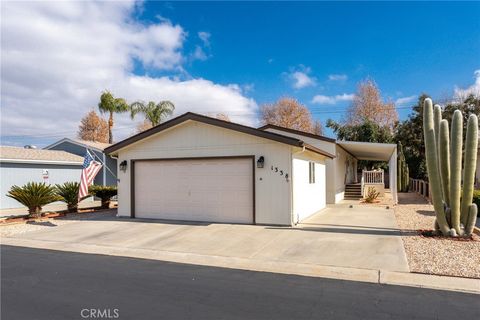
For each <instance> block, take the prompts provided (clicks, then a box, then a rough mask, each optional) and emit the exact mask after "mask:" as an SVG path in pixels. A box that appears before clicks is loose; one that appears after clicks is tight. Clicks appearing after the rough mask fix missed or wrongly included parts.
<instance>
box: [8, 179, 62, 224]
mask: <svg viewBox="0 0 480 320" xmlns="http://www.w3.org/2000/svg"><path fill="white" fill-rule="evenodd" d="M7 197H10V198H12V199H15V200H17V201H18V202H20V203H21V204H23V205H24V206H26V207H27V208H28V215H29V217H39V216H41V212H42V207H43V206H44V205H47V204H49V203H52V202H55V201H59V200H61V198H60V197H59V196H58V195H57V194H56V193H55V187H54V186H49V185H46V184H45V183H37V182H29V183H27V184H26V185H24V186H22V187H19V186H13V187H12V188H11V189H10V191H8V193H7Z"/></svg>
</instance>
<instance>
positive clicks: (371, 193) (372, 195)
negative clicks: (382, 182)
mask: <svg viewBox="0 0 480 320" xmlns="http://www.w3.org/2000/svg"><path fill="white" fill-rule="evenodd" d="M379 195H380V192H377V189H375V187H368V189H367V196H366V197H365V202H367V203H373V202H374V201H375V200H376V199H377V198H378V196H379Z"/></svg>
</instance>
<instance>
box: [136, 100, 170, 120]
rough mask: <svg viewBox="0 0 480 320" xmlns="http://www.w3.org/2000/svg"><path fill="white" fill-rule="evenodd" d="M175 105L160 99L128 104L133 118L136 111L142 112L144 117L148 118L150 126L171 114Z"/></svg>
mask: <svg viewBox="0 0 480 320" xmlns="http://www.w3.org/2000/svg"><path fill="white" fill-rule="evenodd" d="M174 109H175V106H174V105H173V103H172V102H170V101H167V100H166V101H160V102H159V103H155V102H153V101H150V102H148V103H144V102H142V101H137V102H134V103H132V104H131V105H130V116H131V117H132V119H133V118H135V115H136V114H137V113H143V114H144V116H145V119H146V120H148V121H149V122H150V123H151V124H152V126H156V125H159V124H160V123H161V122H162V121H163V120H164V119H165V118H166V117H168V116H170V115H172V113H173V110H174Z"/></svg>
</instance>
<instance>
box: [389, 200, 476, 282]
mask: <svg viewBox="0 0 480 320" xmlns="http://www.w3.org/2000/svg"><path fill="white" fill-rule="evenodd" d="M398 201H399V204H398V205H397V206H395V216H396V218H397V223H398V226H399V228H400V229H401V230H402V239H403V243H404V246H405V251H406V253H407V259H408V264H409V267H410V271H411V272H419V273H427V274H437V275H449V276H458V277H468V278H480V237H479V236H478V235H477V234H476V235H474V236H473V238H474V240H473V241H472V240H470V241H465V240H458V239H451V238H442V237H423V236H421V235H420V234H419V233H418V232H417V230H425V229H433V224H434V221H435V213H434V211H433V206H432V205H431V204H429V203H428V202H427V201H426V200H425V199H424V198H423V197H422V196H420V195H418V194H416V193H399V194H398Z"/></svg>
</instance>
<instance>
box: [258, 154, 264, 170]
mask: <svg viewBox="0 0 480 320" xmlns="http://www.w3.org/2000/svg"><path fill="white" fill-rule="evenodd" d="M264 165H265V158H264V157H263V156H260V158H258V160H257V168H263V166H264Z"/></svg>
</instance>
